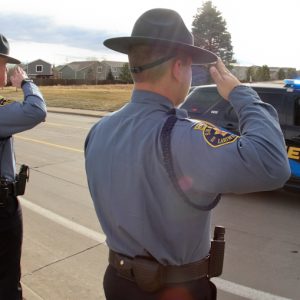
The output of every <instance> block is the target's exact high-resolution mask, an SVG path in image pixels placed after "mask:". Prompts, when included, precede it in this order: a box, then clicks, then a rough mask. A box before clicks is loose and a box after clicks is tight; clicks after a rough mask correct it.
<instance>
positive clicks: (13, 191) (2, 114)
mask: <svg viewBox="0 0 300 300" xmlns="http://www.w3.org/2000/svg"><path fill="white" fill-rule="evenodd" d="M7 63H10V64H19V63H20V61H19V60H17V59H15V58H12V57H11V56H9V43H8V41H7V39H6V38H5V37H4V36H3V35H2V34H0V87H4V86H5V85H6V84H7V67H6V65H7ZM11 82H12V85H13V86H15V87H17V88H21V87H22V90H23V93H24V100H23V101H21V102H17V101H9V100H6V99H4V98H3V97H1V99H0V176H1V177H0V299H1V300H2V299H3V300H19V299H22V288H21V284H20V276H21V269H20V259H21V248H22V238H23V234H22V231H23V224H22V223H23V222H22V211H21V206H20V203H19V201H18V198H17V196H18V195H21V194H23V193H24V188H25V182H26V177H27V171H26V166H23V167H22V171H21V173H19V176H17V175H16V173H17V170H16V169H17V167H16V161H15V155H14V144H13V137H12V136H13V134H15V133H19V132H22V131H25V130H28V129H31V128H33V127H34V126H36V125H37V124H39V123H40V122H43V121H44V120H45V118H46V105H45V102H44V99H43V96H42V95H41V93H40V91H39V89H38V87H37V86H36V85H35V84H34V83H33V82H32V81H31V80H29V79H28V78H27V75H26V73H25V72H24V71H23V70H22V69H21V68H20V67H16V68H15V70H14V72H13V75H12V77H11Z"/></svg>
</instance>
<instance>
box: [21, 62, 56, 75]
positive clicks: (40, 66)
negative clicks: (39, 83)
mask: <svg viewBox="0 0 300 300" xmlns="http://www.w3.org/2000/svg"><path fill="white" fill-rule="evenodd" d="M23 69H24V71H25V72H26V73H27V75H28V77H29V78H32V79H33V78H51V77H52V76H53V72H52V65H51V64H50V63H48V62H46V61H44V60H42V59H37V60H34V61H32V62H30V63H28V64H27V65H24V66H23Z"/></svg>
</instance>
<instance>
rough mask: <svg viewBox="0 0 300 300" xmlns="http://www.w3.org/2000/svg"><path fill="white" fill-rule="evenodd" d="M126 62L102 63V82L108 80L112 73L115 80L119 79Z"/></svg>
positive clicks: (104, 61)
mask: <svg viewBox="0 0 300 300" xmlns="http://www.w3.org/2000/svg"><path fill="white" fill-rule="evenodd" d="M125 63H126V62H121V61H109V60H103V61H101V62H100V68H99V75H100V78H101V80H105V79H107V76H108V74H109V72H110V71H111V73H112V75H113V76H114V79H119V77H120V74H121V71H122V68H123V66H124V64H125Z"/></svg>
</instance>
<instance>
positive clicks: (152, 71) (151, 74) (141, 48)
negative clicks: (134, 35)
mask: <svg viewBox="0 0 300 300" xmlns="http://www.w3.org/2000/svg"><path fill="white" fill-rule="evenodd" d="M168 52H169V53H168ZM172 53H174V57H177V58H178V57H180V58H181V59H182V60H184V61H186V60H187V56H186V55H185V54H184V53H181V51H176V50H173V51H171V50H167V51H166V48H165V47H162V46H152V45H151V46H150V45H137V46H134V47H132V48H131V49H130V50H129V54H128V58H129V65H130V68H133V67H137V66H143V65H146V64H149V63H152V62H154V61H156V60H158V59H160V58H162V57H165V56H166V55H168V54H172ZM171 61H172V59H170V60H168V61H166V62H164V63H162V64H159V65H157V66H155V67H152V68H149V69H146V70H144V71H143V72H140V73H132V78H133V80H134V82H145V81H148V82H155V81H158V80H159V79H160V78H161V77H162V76H163V75H164V74H165V73H166V71H167V69H168V67H169V65H170V63H171Z"/></svg>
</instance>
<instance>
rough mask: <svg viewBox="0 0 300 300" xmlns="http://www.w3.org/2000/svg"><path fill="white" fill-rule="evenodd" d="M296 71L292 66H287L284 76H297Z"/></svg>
mask: <svg viewBox="0 0 300 300" xmlns="http://www.w3.org/2000/svg"><path fill="white" fill-rule="evenodd" d="M297 75H298V74H297V71H296V69H293V68H289V69H288V70H287V73H286V77H287V78H289V79H294V78H297Z"/></svg>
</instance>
